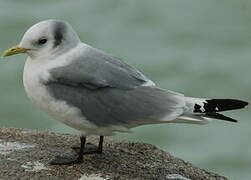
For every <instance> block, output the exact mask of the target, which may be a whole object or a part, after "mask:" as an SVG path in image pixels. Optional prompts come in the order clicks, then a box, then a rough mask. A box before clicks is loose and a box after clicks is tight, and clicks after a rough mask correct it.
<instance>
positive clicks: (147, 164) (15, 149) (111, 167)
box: [0, 128, 227, 180]
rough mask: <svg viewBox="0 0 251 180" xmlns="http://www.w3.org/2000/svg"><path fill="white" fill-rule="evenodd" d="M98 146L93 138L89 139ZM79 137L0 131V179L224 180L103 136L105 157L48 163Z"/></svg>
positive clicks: (152, 149) (153, 151)
mask: <svg viewBox="0 0 251 180" xmlns="http://www.w3.org/2000/svg"><path fill="white" fill-rule="evenodd" d="M88 142H93V143H98V137H88ZM76 145H79V137H78V136H76V135H69V134H56V133H52V132H43V131H33V130H24V129H16V128H0V169H1V170H0V179H22V180H25V179H46V180H47V179H66V180H67V179H72V180H86V179H87V180H88V179H89V180H106V179H156V180H159V179H161V180H162V179H163V180H164V179H167V180H168V179H169V180H191V179H192V180H194V179H195V180H199V179H201V180H206V179H210V180H214V179H215V180H224V179H227V178H226V177H223V176H220V175H217V174H215V173H212V172H208V171H206V170H203V169H200V168H198V167H195V166H193V165H192V164H190V163H188V162H185V161H183V160H182V159H179V158H177V157H174V156H172V155H170V154H169V153H167V152H165V151H162V150H160V149H158V148H156V147H155V146H153V145H150V144H145V143H141V142H129V141H126V140H113V139H111V138H105V141H104V153H103V154H96V155H85V160H84V163H82V164H77V165H71V166H69V165H68V166H67V165H61V166H58V165H56V166H52V165H49V161H50V159H52V158H53V157H55V156H56V155H70V154H73V153H74V152H73V151H72V150H71V147H72V146H76Z"/></svg>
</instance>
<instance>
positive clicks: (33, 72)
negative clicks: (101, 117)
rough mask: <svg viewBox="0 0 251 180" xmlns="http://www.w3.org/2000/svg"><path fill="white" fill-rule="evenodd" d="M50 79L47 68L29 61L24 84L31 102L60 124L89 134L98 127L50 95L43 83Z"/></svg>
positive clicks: (24, 75)
mask: <svg viewBox="0 0 251 180" xmlns="http://www.w3.org/2000/svg"><path fill="white" fill-rule="evenodd" d="M48 78H49V73H48V71H47V70H46V67H45V66H42V65H38V63H37V62H34V61H33V60H30V59H27V61H26V64H25V67H24V74H23V83H24V88H25V91H26V93H27V95H28V97H29V98H30V99H31V101H32V102H33V103H34V104H36V105H37V106H38V107H39V108H41V109H42V110H43V111H45V112H47V113H48V114H49V115H51V116H52V117H54V118H55V119H57V120H59V121H60V122H62V123H64V124H66V125H68V126H70V127H73V128H75V129H77V130H80V131H82V133H84V134H86V133H87V134H88V131H92V129H96V128H97V127H96V126H95V125H94V124H92V123H90V122H89V121H87V120H86V119H85V117H83V115H82V114H81V112H80V111H79V110H78V109H77V108H74V107H72V106H69V105H68V104H67V103H66V102H64V101H61V100H57V99H55V98H54V97H52V96H51V95H50V93H49V92H48V90H47V89H46V86H45V85H44V84H43V81H46V80H47V79H48Z"/></svg>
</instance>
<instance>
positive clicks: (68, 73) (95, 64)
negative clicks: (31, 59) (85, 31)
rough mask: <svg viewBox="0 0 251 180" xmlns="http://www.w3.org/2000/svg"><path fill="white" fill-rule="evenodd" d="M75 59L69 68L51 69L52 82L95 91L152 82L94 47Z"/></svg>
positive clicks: (131, 86) (129, 87) (130, 87)
mask: <svg viewBox="0 0 251 180" xmlns="http://www.w3.org/2000/svg"><path fill="white" fill-rule="evenodd" d="M74 58H75V59H74V60H72V61H71V63H70V64H68V65H67V66H63V67H58V68H54V69H51V71H50V73H51V77H52V79H51V81H56V82H59V83H64V84H68V85H73V86H85V87H87V88H88V87H89V88H93V89H96V88H102V87H116V88H120V89H132V88H135V87H137V86H140V85H143V84H145V83H147V82H151V80H149V79H148V78H146V77H145V76H144V75H143V74H142V73H140V72H139V71H138V70H137V69H135V68H133V67H131V66H129V65H128V64H126V63H124V62H123V61H120V60H119V59H117V58H114V57H112V56H110V55H108V54H105V53H104V52H102V51H100V50H97V49H95V48H92V47H88V48H87V49H85V51H83V53H82V54H81V53H80V54H79V56H77V57H74ZM69 61H70V60H69Z"/></svg>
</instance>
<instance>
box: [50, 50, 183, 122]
mask: <svg viewBox="0 0 251 180" xmlns="http://www.w3.org/2000/svg"><path fill="white" fill-rule="evenodd" d="M92 53H94V54H92ZM81 58H83V59H79V60H76V61H73V64H70V65H68V66H65V67H59V68H55V69H52V70H51V71H50V73H51V77H52V79H51V80H50V81H48V82H46V86H47V88H48V90H49V92H50V93H51V94H52V95H53V96H54V97H55V98H56V99H59V100H63V101H65V102H67V103H68V104H70V105H72V106H74V107H76V108H78V109H79V110H80V111H81V112H82V114H83V116H85V117H86V118H87V119H88V120H89V121H91V122H92V123H94V124H96V125H97V126H110V125H133V124H140V123H142V122H144V123H153V121H156V122H157V121H161V120H172V119H175V118H177V117H178V116H179V115H180V114H181V113H182V111H183V107H184V101H183V96H182V95H180V94H176V93H173V92H167V91H164V90H162V89H159V88H157V87H156V86H142V85H143V84H144V83H146V82H147V81H148V79H147V78H146V77H145V76H144V75H142V74H141V73H140V72H139V71H137V70H136V69H134V68H132V67H130V66H129V65H127V64H125V63H123V62H121V61H119V60H116V59H114V58H113V57H110V56H108V55H105V54H103V53H102V52H101V54H99V53H97V52H95V51H94V52H90V53H88V54H87V55H84V56H82V57H81Z"/></svg>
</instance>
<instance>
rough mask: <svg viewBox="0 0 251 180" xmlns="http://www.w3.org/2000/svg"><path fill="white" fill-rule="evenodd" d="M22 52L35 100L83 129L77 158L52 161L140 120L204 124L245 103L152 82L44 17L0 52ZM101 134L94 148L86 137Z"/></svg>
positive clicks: (79, 159)
mask: <svg viewBox="0 0 251 180" xmlns="http://www.w3.org/2000/svg"><path fill="white" fill-rule="evenodd" d="M18 53H26V54H27V55H28V58H27V60H26V63H25V66H24V73H23V83H24V87H25V90H26V92H27V94H28V96H29V98H30V99H31V100H32V102H33V103H34V104H36V105H37V106H38V107H40V108H41V109H42V110H44V111H45V112H47V113H48V114H49V115H51V116H52V117H54V118H55V119H57V120H58V121H60V122H62V123H64V124H66V125H68V126H70V127H73V128H75V129H77V130H79V131H80V132H81V133H82V136H81V138H80V139H81V146H80V151H79V154H78V156H77V157H74V158H63V157H61V158H59V157H58V158H56V159H54V160H53V161H52V162H51V164H73V163H80V162H82V161H83V154H88V153H101V152H102V144H103V136H107V135H112V134H113V133H114V132H128V131H129V129H130V128H133V127H137V126H140V125H145V124H159V123H192V124H206V123H207V122H208V118H213V119H220V120H226V121H232V122H236V120H235V119H232V118H230V117H227V116H224V115H222V114H219V113H218V112H221V111H226V110H234V109H240V108H243V107H245V106H246V105H247V104H248V103H247V102H244V101H240V100H235V99H210V98H192V97H185V96H184V95H183V94H180V93H176V92H173V91H169V90H164V89H161V88H159V87H157V86H156V85H155V83H154V82H153V81H151V80H150V79H148V78H147V77H146V76H145V75H143V74H142V73H141V72H140V71H138V70H137V69H136V68H134V67H132V66H130V65H128V64H126V63H125V62H123V61H121V60H120V59H118V58H116V57H113V56H111V55H109V54H106V53H105V52H103V51H101V50H98V49H95V48H93V47H91V46H89V45H87V44H85V43H83V42H81V41H80V39H79V37H78V35H77V34H76V33H75V31H74V30H73V28H72V27H71V26H70V25H69V24H68V23H66V22H64V21H60V20H46V21H42V22H39V23H37V24H35V25H33V26H32V27H31V28H29V29H28V30H27V31H26V33H25V34H24V36H23V38H22V40H21V42H20V44H19V45H18V46H14V47H12V48H10V49H9V50H7V51H5V52H4V54H3V56H10V55H13V54H18ZM88 135H98V136H100V142H99V146H98V147H97V148H96V149H93V148H94V146H91V145H90V144H86V143H85V142H86V136H88Z"/></svg>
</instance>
